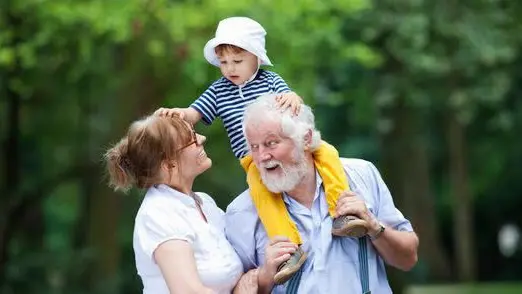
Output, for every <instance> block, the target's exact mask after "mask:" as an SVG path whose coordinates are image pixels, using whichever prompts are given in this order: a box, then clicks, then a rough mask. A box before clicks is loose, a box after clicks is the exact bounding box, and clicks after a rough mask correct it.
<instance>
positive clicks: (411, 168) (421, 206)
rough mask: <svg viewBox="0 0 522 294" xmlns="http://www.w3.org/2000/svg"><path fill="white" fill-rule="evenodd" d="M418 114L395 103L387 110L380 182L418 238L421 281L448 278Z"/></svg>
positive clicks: (448, 273) (426, 153)
mask: <svg viewBox="0 0 522 294" xmlns="http://www.w3.org/2000/svg"><path fill="white" fill-rule="evenodd" d="M420 116H421V115H420V114H419V113H418V110H416V109H414V108H412V107H408V106H406V105H405V103H404V102H402V101H399V102H398V103H397V104H396V105H395V106H393V107H391V108H390V109H388V117H389V118H390V119H391V121H392V126H393V127H392V130H391V131H390V132H389V133H387V134H384V135H383V136H382V140H381V144H382V154H383V161H384V167H385V168H384V171H385V175H384V178H385V180H386V183H387V184H388V186H389V188H390V190H391V192H392V195H393V197H394V201H395V204H396V206H397V207H398V208H399V209H400V210H401V211H402V212H403V213H404V215H405V217H406V218H408V219H409V220H410V221H411V223H412V225H413V227H414V230H415V232H416V233H417V234H418V235H419V239H420V244H421V245H420V248H419V264H420V265H423V264H424V265H425V268H424V270H425V271H424V272H422V271H423V269H422V268H421V277H422V279H423V280H428V279H429V280H445V279H447V278H449V277H450V274H451V273H450V266H449V260H448V256H447V254H446V252H445V250H444V248H443V247H442V245H441V242H440V233H439V227H438V223H437V217H436V211H435V204H434V198H433V196H432V194H431V185H430V181H431V178H430V163H429V155H428V150H427V147H426V143H425V141H424V139H423V138H422V137H421V136H420V133H421V132H422V130H421V129H420V128H422V124H421V123H420V121H421V120H420Z"/></svg>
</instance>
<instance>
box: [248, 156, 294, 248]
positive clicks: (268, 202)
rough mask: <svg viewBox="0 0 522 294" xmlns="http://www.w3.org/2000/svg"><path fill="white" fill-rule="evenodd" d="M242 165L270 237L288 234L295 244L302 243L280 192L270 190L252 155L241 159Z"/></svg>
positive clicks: (258, 211) (253, 199)
mask: <svg viewBox="0 0 522 294" xmlns="http://www.w3.org/2000/svg"><path fill="white" fill-rule="evenodd" d="M241 165H242V166H243V168H244V169H245V171H246V172H247V183H248V187H249V188H250V195H251V197H252V201H253V202H254V205H255V207H256V208H257V214H258V215H259V219H260V220H261V222H262V223H263V226H264V227H265V230H266V232H267V234H268V237H269V238H273V237H274V236H286V237H288V238H289V239H290V241H292V242H293V243H295V244H298V245H300V244H302V241H301V236H300V235H299V231H298V230H297V226H296V225H295V223H294V222H293V221H292V219H291V218H290V215H289V214H288V211H287V209H286V206H285V203H284V201H283V198H282V197H281V195H280V194H276V193H272V192H270V191H269V190H268V189H267V188H266V187H265V185H263V183H262V181H261V175H260V174H259V171H258V170H257V168H256V166H255V164H254V163H253V162H252V157H251V156H250V155H248V156H246V157H244V158H242V159H241Z"/></svg>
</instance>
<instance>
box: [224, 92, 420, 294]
mask: <svg viewBox="0 0 522 294" xmlns="http://www.w3.org/2000/svg"><path fill="white" fill-rule="evenodd" d="M277 105H278V104H277V102H276V99H275V96H274V95H265V96H262V97H260V98H258V99H257V100H256V101H255V102H253V103H252V104H251V105H249V107H248V108H247V110H246V112H245V116H244V122H243V126H244V132H245V135H246V139H247V142H248V144H249V148H250V152H251V154H252V157H253V161H254V163H255V164H256V166H257V168H258V169H259V171H260V173H261V178H262V181H263V183H264V184H265V185H266V187H267V188H268V189H269V190H271V191H272V192H275V193H281V197H283V199H284V201H285V204H286V207H287V209H288V212H289V213H290V216H291V218H292V220H293V221H295V223H296V224H297V227H298V230H299V233H300V234H301V236H302V237H303V239H304V245H302V246H301V247H303V248H304V250H305V251H307V253H308V259H307V261H306V262H305V263H304V265H303V266H302V267H301V269H300V270H299V271H298V272H297V273H296V274H295V275H294V276H293V277H292V279H290V280H289V281H288V282H286V283H285V284H283V285H275V284H274V276H275V274H276V272H277V270H278V267H279V266H280V265H281V264H283V263H285V262H290V260H289V259H290V256H291V254H292V253H294V252H296V250H298V248H297V246H296V245H295V244H293V243H290V242H289V241H288V239H287V238H284V237H276V238H274V239H272V240H269V239H268V237H267V234H266V231H265V229H264V227H263V225H262V224H261V222H260V220H259V218H258V215H257V211H256V209H255V207H254V205H253V203H252V201H251V197H250V195H249V191H248V190H247V191H245V192H243V193H242V194H241V195H239V196H238V197H237V198H236V199H235V200H234V201H233V202H232V203H231V204H230V205H229V206H228V207H227V212H226V217H225V220H226V234H227V238H228V239H229V241H230V242H231V243H232V246H233V247H234V248H235V250H236V251H237V253H238V255H239V256H240V258H241V261H242V262H243V266H244V268H245V270H248V269H252V268H256V267H257V268H259V276H258V282H259V287H260V292H261V293H270V292H272V293H331V294H336V293H339V294H340V293H343V294H344V293H369V292H372V293H379V294H381V293H391V289H390V286H389V284H388V280H387V277H386V272H385V267H384V262H386V263H387V264H389V265H391V266H394V267H396V268H399V269H401V270H410V269H411V268H412V267H413V266H414V265H415V264H416V262H417V247H418V243H419V241H418V238H417V236H416V234H415V233H414V232H413V229H412V226H411V224H410V222H409V221H408V220H407V219H406V218H404V216H403V215H402V213H401V212H400V211H399V210H398V209H397V208H396V207H395V206H394V203H393V199H392V197H391V194H390V192H389V190H388V188H387V187H386V184H385V183H384V181H383V180H382V178H381V176H380V174H379V172H378V171H377V169H376V168H375V166H374V165H373V164H372V163H370V162H368V161H364V160H361V159H345V158H343V159H342V162H343V165H344V168H345V174H346V177H347V179H348V181H349V183H350V187H352V189H353V192H351V191H346V192H345V193H343V195H342V196H341V197H340V199H339V201H338V203H337V213H338V215H356V216H358V217H360V218H361V219H363V220H366V221H367V222H368V223H369V224H370V227H369V230H368V236H366V237H362V238H359V239H356V238H349V237H336V236H333V235H332V233H331V232H332V218H331V217H330V216H329V214H328V209H327V203H326V201H325V195H324V189H323V186H322V179H321V177H320V176H319V174H318V173H317V171H316V169H315V167H314V161H313V157H312V152H313V150H314V149H315V148H317V146H319V143H320V141H321V136H320V133H319V131H317V130H316V129H315V122H314V115H313V113H312V111H311V109H310V107H308V106H306V105H303V106H302V107H301V110H300V112H299V114H298V115H297V116H292V114H291V113H290V112H289V111H284V112H281V110H280V109H279V108H278V106H277ZM274 217H277V215H274ZM300 249H301V248H299V250H300Z"/></svg>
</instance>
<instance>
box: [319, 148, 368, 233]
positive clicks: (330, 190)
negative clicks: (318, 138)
mask: <svg viewBox="0 0 522 294" xmlns="http://www.w3.org/2000/svg"><path fill="white" fill-rule="evenodd" d="M314 163H315V168H316V169H317V172H318V173H319V175H320V176H321V178H322V179H323V183H324V192H325V194H326V203H327V204H328V212H329V213H330V216H331V217H332V218H333V217H334V215H335V210H336V206H337V200H339V195H340V194H341V193H342V192H344V191H348V190H350V186H349V184H348V180H347V179H346V175H345V172H344V168H343V166H342V164H341V160H340V159H339V153H338V152H337V150H336V149H335V147H333V146H332V145H330V144H328V143H326V142H324V141H323V142H322V143H321V146H320V147H319V149H317V150H316V151H315V152H314ZM367 232H368V224H367V222H366V221H364V220H362V219H359V218H358V217H356V216H352V215H347V216H339V217H337V218H335V219H334V221H333V224H332V234H334V235H336V236H350V237H362V236H364V235H366V233H367Z"/></svg>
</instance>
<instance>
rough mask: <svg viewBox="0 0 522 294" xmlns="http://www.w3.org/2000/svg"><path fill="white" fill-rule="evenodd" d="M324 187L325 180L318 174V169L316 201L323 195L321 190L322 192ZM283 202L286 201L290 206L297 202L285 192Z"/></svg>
mask: <svg viewBox="0 0 522 294" xmlns="http://www.w3.org/2000/svg"><path fill="white" fill-rule="evenodd" d="M322 185H323V179H322V178H321V176H320V175H319V173H318V172H317V169H316V170H315V195H314V201H315V200H316V199H317V197H319V195H320V194H321V193H319V192H320V190H321V186H322ZM283 200H284V201H285V203H286V204H288V205H289V204H290V203H291V201H295V200H294V199H292V198H291V197H290V196H289V195H288V194H287V193H286V192H283Z"/></svg>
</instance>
